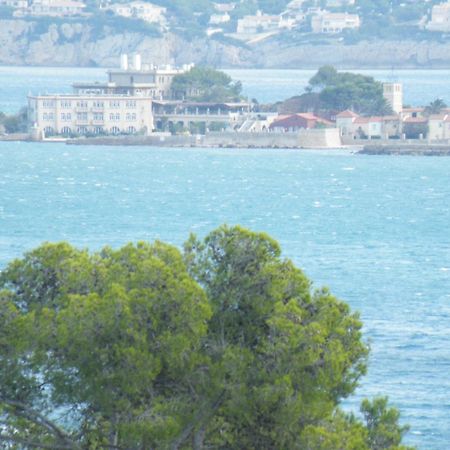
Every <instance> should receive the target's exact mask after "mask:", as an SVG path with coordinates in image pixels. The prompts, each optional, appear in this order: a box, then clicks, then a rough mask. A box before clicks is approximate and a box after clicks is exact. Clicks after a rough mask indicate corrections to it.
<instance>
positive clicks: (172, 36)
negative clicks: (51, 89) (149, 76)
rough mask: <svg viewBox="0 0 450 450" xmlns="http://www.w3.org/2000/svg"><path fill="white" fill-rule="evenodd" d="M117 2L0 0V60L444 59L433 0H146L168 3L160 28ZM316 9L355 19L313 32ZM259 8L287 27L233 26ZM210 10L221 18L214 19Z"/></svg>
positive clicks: (446, 37)
mask: <svg viewBox="0 0 450 450" xmlns="http://www.w3.org/2000/svg"><path fill="white" fill-rule="evenodd" d="M5 1H7V0H0V3H2V2H5ZM117 3H118V2H115V1H114V0H111V1H110V2H109V3H102V4H101V5H100V0H86V8H85V11H84V12H83V15H82V16H73V17H56V18H55V17H46V16H41V17H36V16H32V15H28V14H24V13H20V11H19V13H20V14H18V12H17V10H14V9H13V8H11V7H6V6H0V64H15V65H20V64H31V65H77V66H87V65H101V66H105V65H107V66H111V65H116V64H117V63H118V60H119V55H120V53H124V52H128V53H130V52H137V51H138V52H140V53H142V54H143V57H144V59H145V60H147V61H151V62H155V63H185V62H195V63H205V64H209V65H212V66H216V67H281V68H283V67H300V68H301V67H317V66H319V65H322V64H325V63H330V64H334V65H336V66H345V67H352V66H365V67H391V66H395V67H401V66H402V67H417V66H426V67H446V66H448V65H449V64H450V33H445V32H439V31H429V30H428V29H427V23H429V21H430V17H431V8H432V6H433V5H435V4H437V3H439V1H438V0H429V1H415V0H293V1H291V2H289V1H287V0H278V1H276V0H242V1H240V2H230V1H227V0H222V2H221V3H217V2H213V1H211V0H153V2H152V3H153V4H155V5H159V6H161V7H163V8H165V10H164V23H165V25H164V27H162V26H161V21H159V22H155V23H147V22H145V21H144V20H142V19H140V18H138V17H136V16H132V17H120V16H117V15H114V14H113V12H112V11H111V9H108V8H111V6H113V5H117ZM121 5H127V3H126V2H124V1H123V2H122V3H121ZM321 8H322V10H324V8H325V9H326V11H330V12H346V13H348V14H357V15H358V16H359V17H360V20H361V25H360V27H359V28H357V29H347V30H343V31H342V32H341V33H336V34H323V33H313V32H312V30H311V17H312V16H313V15H314V14H316V13H317V11H320V10H321ZM257 11H262V13H261V14H262V15H263V16H264V17H269V15H271V17H275V18H276V17H277V15H279V14H287V16H288V17H291V18H292V17H295V20H294V19H292V20H294V21H293V22H292V23H291V24H290V26H289V27H282V26H280V27H275V28H273V27H272V28H270V29H259V28H262V27H258V28H257V29H256V30H255V32H254V33H253V34H248V35H246V34H242V33H241V34H239V33H237V32H236V31H237V25H238V23H239V21H240V20H242V18H243V17H245V16H249V15H255V14H257ZM215 16H217V17H219V20H220V16H223V17H225V16H226V21H224V22H223V23H212V21H213V20H214V19H213V18H214V17H215ZM216 20H217V19H216ZM211 30H213V31H211Z"/></svg>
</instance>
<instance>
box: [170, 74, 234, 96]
mask: <svg viewBox="0 0 450 450" xmlns="http://www.w3.org/2000/svg"><path fill="white" fill-rule="evenodd" d="M171 89H172V92H173V93H174V95H175V97H176V98H178V99H186V100H193V101H207V102H234V101H239V100H241V96H240V94H241V91H242V85H241V83H240V82H239V81H236V82H234V81H233V80H232V79H231V77H230V76H229V75H227V74H226V73H224V72H222V71H219V70H215V69H212V68H209V67H200V66H198V67H197V66H196V67H193V68H192V69H191V70H190V71H189V72H186V73H183V74H180V75H176V76H175V77H174V78H173V81H172V85H171Z"/></svg>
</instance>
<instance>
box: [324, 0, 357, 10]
mask: <svg viewBox="0 0 450 450" xmlns="http://www.w3.org/2000/svg"><path fill="white" fill-rule="evenodd" d="M354 4H355V0H327V3H326V6H327V8H344V7H346V6H353V5H354Z"/></svg>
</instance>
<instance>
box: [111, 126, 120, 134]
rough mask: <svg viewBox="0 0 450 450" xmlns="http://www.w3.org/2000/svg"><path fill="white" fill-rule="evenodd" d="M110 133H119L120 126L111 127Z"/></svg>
mask: <svg viewBox="0 0 450 450" xmlns="http://www.w3.org/2000/svg"><path fill="white" fill-rule="evenodd" d="M111 133H112V134H119V133H120V128H119V127H112V128H111Z"/></svg>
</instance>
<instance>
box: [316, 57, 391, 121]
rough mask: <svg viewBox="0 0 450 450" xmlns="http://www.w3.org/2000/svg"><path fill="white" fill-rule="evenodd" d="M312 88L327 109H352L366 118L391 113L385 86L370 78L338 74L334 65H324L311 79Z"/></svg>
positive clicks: (353, 74) (344, 73) (347, 73)
mask: <svg viewBox="0 0 450 450" xmlns="http://www.w3.org/2000/svg"><path fill="white" fill-rule="evenodd" d="M309 86H310V89H316V90H319V91H320V96H319V98H320V101H321V104H322V107H323V108H325V109H328V110H335V111H336V110H337V111H342V110H345V109H352V110H353V111H355V112H357V113H360V114H365V115H385V114H389V113H391V112H392V111H391V108H390V107H389V105H388V103H387V101H386V99H385V98H384V97H383V85H382V84H381V83H380V82H378V81H375V80H374V79H373V77H370V76H365V75H360V74H355V73H351V72H337V71H336V69H335V68H334V67H332V66H323V67H321V68H320V69H319V70H318V72H317V73H316V74H315V75H314V76H313V77H312V78H311V79H310V81H309Z"/></svg>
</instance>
